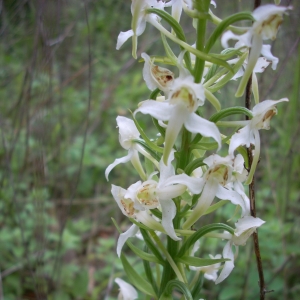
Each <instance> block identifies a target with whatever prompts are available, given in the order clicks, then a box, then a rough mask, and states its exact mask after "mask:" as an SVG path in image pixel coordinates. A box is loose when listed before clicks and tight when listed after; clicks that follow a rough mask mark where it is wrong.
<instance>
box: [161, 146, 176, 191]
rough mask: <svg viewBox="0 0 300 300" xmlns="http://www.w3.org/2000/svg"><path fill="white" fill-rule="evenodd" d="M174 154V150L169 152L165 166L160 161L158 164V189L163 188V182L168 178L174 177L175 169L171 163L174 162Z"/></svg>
mask: <svg viewBox="0 0 300 300" xmlns="http://www.w3.org/2000/svg"><path fill="white" fill-rule="evenodd" d="M174 152H175V151H174V150H172V151H171V153H170V155H169V158H168V163H167V165H165V164H164V162H163V160H162V159H161V160H160V162H159V170H160V174H159V182H158V185H157V187H158V188H159V187H162V186H165V181H166V180H167V179H168V178H170V177H172V176H175V169H174V167H173V165H172V163H171V162H172V161H173V160H174Z"/></svg>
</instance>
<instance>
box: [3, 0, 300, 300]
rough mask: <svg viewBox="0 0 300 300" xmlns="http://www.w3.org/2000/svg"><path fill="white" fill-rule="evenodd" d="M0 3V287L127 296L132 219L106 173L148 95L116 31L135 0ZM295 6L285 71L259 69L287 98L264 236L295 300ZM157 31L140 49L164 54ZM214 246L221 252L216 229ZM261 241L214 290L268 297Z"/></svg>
mask: <svg viewBox="0 0 300 300" xmlns="http://www.w3.org/2000/svg"><path fill="white" fill-rule="evenodd" d="M249 2H250V1H248V0H247V1H246V0H243V1H238V0H236V1H230V3H228V4H227V6H226V9H223V8H224V6H223V5H222V8H221V7H217V9H216V14H217V15H219V16H220V17H224V16H226V15H227V13H230V12H234V11H238V10H241V9H244V10H245V9H251V5H250V6H249ZM263 2H265V3H267V1H263ZM289 2H292V1H289ZM1 3H2V9H1V12H0V13H1V18H0V35H1V43H0V64H1V69H0V79H1V80H0V99H1V101H0V125H1V146H0V165H1V168H0V228H1V231H0V271H1V278H0V279H1V280H0V292H1V293H0V298H1V294H3V295H4V299H5V300H17V299H49V300H52V299H53V300H65V299H66V300H68V299H85V300H93V299H107V300H109V299H116V297H117V293H118V292H117V289H118V288H117V287H116V286H115V285H114V284H113V280H114V278H115V277H117V276H119V277H121V276H124V273H123V271H122V266H121V262H120V261H119V260H118V259H117V257H116V254H115V242H116V238H117V237H118V234H117V233H116V230H115V228H114V227H113V225H112V222H111V220H110V218H111V217H114V218H115V219H117V220H118V223H119V224H120V223H121V222H122V220H123V217H122V215H121V213H120V211H119V209H117V206H116V205H115V203H114V202H113V199H112V197H111V196H110V184H109V183H107V182H106V180H105V178H104V170H105V168H106V166H107V165H108V164H109V163H111V162H112V161H113V160H114V159H115V158H116V157H121V156H124V154H125V153H124V151H123V149H121V147H120V146H119V144H118V136H117V134H118V133H117V129H116V123H115V118H116V116H117V115H127V116H129V115H130V114H129V112H128V109H134V108H135V107H136V105H137V103H138V102H139V101H141V100H144V99H147V97H148V91H147V88H146V85H145V84H144V83H143V80H142V76H141V68H142V65H141V64H139V63H137V62H136V61H135V60H133V59H132V58H131V56H130V54H131V44H130V42H128V43H126V44H125V45H124V46H123V47H122V51H116V50H115V44H116V38H117V36H118V33H119V32H120V31H121V30H123V31H125V30H128V29H129V28H130V22H131V15H130V1H129V0H127V1H111V0H101V1H96V0H89V1H88V0H83V1H70V0H51V1H50V0H47V1H44V0H33V1H20V0H4V1H2V2H1ZM282 4H283V5H286V4H288V1H282ZM292 4H293V5H294V10H293V11H292V12H291V13H290V16H289V17H286V18H285V21H284V24H283V28H282V29H281V31H279V36H278V40H276V41H275V42H274V47H273V48H272V49H273V53H274V54H275V55H276V56H279V58H280V63H279V65H278V69H277V71H276V72H274V71H272V70H267V71H266V72H265V73H264V74H262V76H260V77H259V85H260V88H261V98H262V99H274V100H277V99H278V95H282V96H287V97H288V98H289V99H290V102H289V105H284V106H283V105H282V106H281V107H279V108H278V109H279V112H278V115H279V116H278V117H277V118H274V120H272V128H271V131H270V132H268V133H267V134H265V135H263V137H262V141H263V149H264V150H263V152H262V158H261V162H260V166H259V169H258V174H257V211H258V215H259V216H260V217H261V218H262V219H264V220H266V221H267V223H266V224H265V225H264V226H263V227H262V228H261V230H260V231H259V236H260V243H261V244H260V245H261V251H262V256H263V264H264V269H265V276H266V281H267V283H268V288H269V289H270V290H274V292H272V293H270V294H268V296H267V299H269V300H271V299H298V297H297V296H298V295H299V293H300V283H299V280H298V274H299V272H300V247H299V246H300V245H299V242H298V236H299V228H300V217H299V216H300V206H299V199H300V192H299V191H300V186H299V185H300V183H299V178H300V174H299V170H300V168H299V167H300V154H299V149H300V140H299V138H298V136H299V134H300V117H299V83H300V63H299V57H300V50H299V49H300V47H299V33H300V32H299V28H300V27H299V18H298V17H299V14H300V6H299V3H298V1H294V3H292ZM220 6H221V5H220ZM221 9H222V10H221ZM148 27H149V26H148ZM147 30H148V31H151V40H149V38H148V37H147V36H146V35H144V36H142V37H141V38H140V39H139V49H140V50H142V51H147V50H148V49H149V48H151V47H155V48H156V49H158V51H161V53H163V52H162V47H161V45H160V44H158V43H157V41H158V40H159V35H158V34H157V32H155V31H154V30H153V29H151V28H147ZM152 31H153V32H152ZM148 36H149V35H148ZM156 52H157V51H156ZM233 86H234V84H233ZM235 88H236V86H235V87H234V88H232V89H229V88H228V89H227V88H224V90H223V91H222V93H221V94H219V95H218V97H219V98H220V100H221V101H230V102H232V103H234V101H235V102H236V101H237V100H236V99H234V98H233V97H232V96H231V95H232V94H233V92H234V89H235ZM144 122H145V125H146V124H147V123H146V122H147V120H145V121H144ZM111 176H112V178H113V177H114V180H115V181H116V182H118V185H121V186H128V185H129V184H131V183H132V182H133V181H134V180H136V178H137V174H135V173H134V172H133V171H132V170H131V168H130V166H129V165H124V166H122V167H117V168H116V169H115V170H114V171H113V172H112V174H111ZM221 213H222V214H224V215H225V216H228V219H229V218H230V217H231V215H232V212H228V211H226V210H225V209H224V210H223V211H222V212H221ZM219 217H220V216H218V214H217V215H216V216H215V218H216V221H217V220H218V218H219ZM231 222H233V221H231ZM125 228H126V224H124V228H123V229H125ZM203 247H207V248H208V247H210V248H211V247H213V248H215V251H216V253H219V252H220V251H221V249H218V248H216V244H214V241H211V240H207V245H205V246H203ZM207 248H206V250H205V249H203V251H207ZM252 248H253V247H252V245H251V243H250V242H249V243H248V244H247V245H246V246H245V247H244V248H241V249H240V254H239V259H238V260H237V263H236V264H237V267H236V268H235V269H234V271H233V273H232V275H231V277H230V278H229V279H228V280H226V281H225V282H224V283H222V284H220V285H219V286H214V285H212V284H211V283H210V282H205V284H204V293H205V297H206V298H205V299H220V300H225V299H257V297H258V296H257V295H258V285H257V280H258V276H257V272H256V267H255V259H254V254H253V249H252ZM216 253H213V254H216ZM131 263H132V264H135V267H136V268H138V269H139V268H140V269H141V266H140V264H137V263H136V262H134V261H133V260H132V261H131ZM1 290H2V291H1Z"/></svg>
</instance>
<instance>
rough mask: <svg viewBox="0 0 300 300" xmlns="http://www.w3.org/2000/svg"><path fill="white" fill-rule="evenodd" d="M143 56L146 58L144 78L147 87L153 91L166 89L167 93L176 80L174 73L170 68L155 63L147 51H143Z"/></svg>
mask: <svg viewBox="0 0 300 300" xmlns="http://www.w3.org/2000/svg"><path fill="white" fill-rule="evenodd" d="M141 56H142V58H144V60H145V64H144V68H143V78H144V80H145V82H146V84H147V87H148V88H149V89H150V90H151V91H153V90H154V89H156V88H159V89H160V90H162V91H164V92H165V94H167V93H168V91H169V90H170V86H171V85H172V83H173V81H174V73H173V72H171V71H170V70H169V69H166V68H162V67H159V66H157V65H155V64H154V63H153V61H151V58H150V57H149V56H148V55H147V54H146V53H142V55H141Z"/></svg>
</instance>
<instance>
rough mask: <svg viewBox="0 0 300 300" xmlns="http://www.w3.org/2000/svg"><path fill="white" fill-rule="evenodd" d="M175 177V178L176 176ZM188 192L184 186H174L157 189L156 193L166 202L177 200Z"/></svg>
mask: <svg viewBox="0 0 300 300" xmlns="http://www.w3.org/2000/svg"><path fill="white" fill-rule="evenodd" d="M174 177H175V176H174ZM185 190H186V186H185V185H183V184H174V185H168V186H165V187H161V188H159V189H157V191H156V193H157V196H158V197H159V200H166V199H171V198H176V197H178V196H180V195H182V194H183V193H184V192H185Z"/></svg>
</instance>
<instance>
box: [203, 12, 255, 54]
mask: <svg viewBox="0 0 300 300" xmlns="http://www.w3.org/2000/svg"><path fill="white" fill-rule="evenodd" d="M244 20H249V21H255V19H254V18H253V16H252V13H251V12H240V13H236V14H234V15H232V16H229V17H227V18H225V19H224V20H223V21H222V22H221V23H220V24H219V25H218V26H217V27H216V29H215V30H214V32H213V33H212V34H211V36H210V37H209V39H208V41H207V43H206V46H205V52H206V53H208V52H209V51H210V49H211V48H212V46H213V45H214V44H215V42H216V40H217V39H218V38H219V37H220V36H221V35H222V33H223V32H224V31H225V30H226V29H227V27H228V26H229V25H231V24H233V23H235V22H238V21H244Z"/></svg>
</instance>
